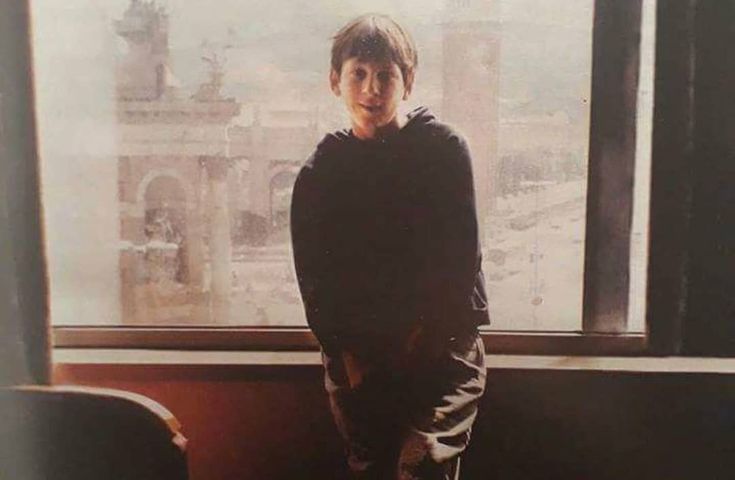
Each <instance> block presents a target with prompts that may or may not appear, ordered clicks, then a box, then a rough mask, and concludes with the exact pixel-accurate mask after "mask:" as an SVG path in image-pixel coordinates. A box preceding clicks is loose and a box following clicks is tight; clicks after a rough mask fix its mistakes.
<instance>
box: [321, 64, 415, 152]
mask: <svg viewBox="0 0 735 480" xmlns="http://www.w3.org/2000/svg"><path fill="white" fill-rule="evenodd" d="M407 77H408V79H407V80H408V81H407V82H404V80H403V75H402V74H401V69H400V67H399V66H398V65H397V64H396V63H395V62H391V61H383V62H381V61H373V60H365V61H362V60H359V59H358V58H356V57H352V58H348V59H347V60H345V61H344V62H343V63H342V71H341V72H336V71H334V70H332V71H331V73H330V75H329V80H330V84H331V87H332V91H333V92H334V94H335V95H337V96H338V97H342V99H343V100H344V102H345V106H346V107H347V111H348V113H349V114H350V118H351V119H352V129H353V133H354V134H355V135H356V136H357V137H358V138H363V139H368V138H375V137H376V136H379V135H380V134H381V132H384V131H388V130H391V129H398V128H400V126H401V125H400V121H399V119H398V115H397V111H398V104H399V103H400V102H401V100H405V99H407V98H408V96H409V94H410V93H411V87H412V85H411V84H412V83H413V78H412V75H407Z"/></svg>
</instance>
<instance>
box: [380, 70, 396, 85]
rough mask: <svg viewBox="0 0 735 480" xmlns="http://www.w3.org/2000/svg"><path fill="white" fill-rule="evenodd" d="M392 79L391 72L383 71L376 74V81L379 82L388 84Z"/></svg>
mask: <svg viewBox="0 0 735 480" xmlns="http://www.w3.org/2000/svg"><path fill="white" fill-rule="evenodd" d="M391 78H393V72H389V71H387V70H384V71H382V72H378V81H380V82H383V83H385V82H388V81H390V79H391Z"/></svg>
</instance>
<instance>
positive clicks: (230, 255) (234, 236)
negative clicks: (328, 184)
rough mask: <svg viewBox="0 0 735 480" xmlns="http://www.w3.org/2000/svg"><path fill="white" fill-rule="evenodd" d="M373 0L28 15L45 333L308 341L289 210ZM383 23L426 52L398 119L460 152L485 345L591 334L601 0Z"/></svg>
mask: <svg viewBox="0 0 735 480" xmlns="http://www.w3.org/2000/svg"><path fill="white" fill-rule="evenodd" d="M652 3H653V2H644V5H647V7H646V8H645V9H644V10H645V11H644V25H643V31H642V36H643V40H642V46H641V70H640V72H641V73H640V75H641V81H640V91H639V107H638V111H639V129H643V130H639V131H646V130H650V117H651V98H650V97H651V95H650V91H651V88H652V84H653V81H652V63H653V58H652V43H653V41H652V25H653V18H652V9H651V8H650V7H651V5H649V4H652ZM364 4H365V2H357V1H345V2H332V1H326V0H318V1H313V0H312V1H304V0H295V1H294V0H288V1H286V0H268V1H265V0H254V1H248V2H242V1H236V0H221V1H218V2H215V3H213V4H206V3H204V2H190V1H185V0H168V1H165V0H158V1H154V0H104V1H101V0H97V1H92V0H69V1H67V2H64V3H63V4H62V3H58V2H49V1H45V0H35V1H33V2H32V6H33V31H34V37H33V45H34V61H35V79H36V80H35V81H36V85H35V87H36V95H37V102H38V103H37V111H38V122H39V144H40V158H41V167H42V183H43V204H44V217H45V224H46V239H47V257H48V265H49V275H50V286H51V295H52V299H51V302H50V305H51V308H52V322H53V324H54V325H155V326H178V325H223V326H225V325H229V326H233V325H251V326H304V325H306V321H305V318H304V313H303V308H302V304H301V299H300V296H299V292H298V287H297V284H296V278H295V275H294V270H293V264H292V254H291V247H290V245H291V242H290V233H289V210H290V200H291V192H292V189H293V184H294V181H295V178H296V173H297V172H298V170H299V168H300V166H301V165H302V164H303V162H304V161H305V160H306V158H307V157H308V156H309V154H310V153H311V152H312V150H313V148H314V146H315V145H316V144H317V142H318V141H319V140H320V139H321V138H322V137H323V136H324V134H325V133H326V132H329V131H333V130H336V129H340V128H346V127H348V126H349V120H348V119H347V118H346V117H345V116H344V108H343V107H342V105H341V103H340V101H339V99H337V98H334V96H333V95H332V93H331V92H330V90H329V88H328V73H329V61H328V59H329V47H330V43H331V42H330V36H331V35H332V34H334V33H335V32H336V30H337V28H339V26H341V25H342V24H344V23H345V22H346V21H347V20H348V19H350V18H353V17H355V16H356V15H359V14H362V13H366V12H365V6H364ZM370 10H372V11H375V12H381V13H386V14H389V15H391V16H393V17H395V18H396V19H397V20H399V21H400V22H401V24H403V25H405V26H406V27H407V28H408V29H409V30H410V31H411V33H412V35H413V36H414V38H415V40H416V43H417V45H418V51H419V52H420V57H419V66H418V70H417V76H416V86H415V90H414V92H413V95H412V97H411V100H410V102H409V103H408V104H406V105H405V107H406V108H408V109H410V108H414V107H416V106H419V105H425V106H428V107H429V108H430V109H431V110H432V111H434V112H436V113H437V114H438V115H439V116H440V117H441V118H442V119H443V120H444V121H446V122H447V123H450V124H452V125H454V126H455V127H457V129H458V130H460V131H461V132H463V134H464V135H465V136H466V137H467V139H468V141H469V144H470V148H471V150H472V156H473V161H474V165H473V167H474V177H475V182H476V185H475V188H476V192H477V202H478V204H477V205H478V214H479V216H480V219H479V220H480V225H481V242H482V244H483V257H484V263H483V270H484V272H485V275H486V277H487V281H488V283H487V290H488V295H489V301H490V314H491V317H492V321H493V324H492V326H491V327H490V328H492V329H498V330H537V331H577V330H580V329H581V324H582V291H583V266H584V239H585V214H586V213H585V202H586V178H587V163H588V160H587V157H588V148H589V128H590V124H589V118H590V108H591V107H590V103H591V99H590V83H591V71H592V65H591V58H592V21H593V1H592V0H543V1H540V0H431V1H426V0H400V1H397V0H392V1H388V0H374V1H371V2H370ZM638 138H639V145H638V149H637V161H636V168H637V172H636V182H637V184H636V197H635V210H634V212H635V213H634V221H633V223H634V225H633V233H632V238H631V242H632V244H631V246H632V259H631V264H632V269H631V276H632V281H631V285H632V287H631V294H630V297H631V300H632V301H631V302H630V305H631V307H630V310H631V312H630V320H629V322H628V326H629V329H630V330H631V331H641V330H642V329H643V304H642V298H643V296H644V292H645V262H644V256H645V244H646V241H647V240H646V231H645V224H646V215H647V210H646V204H647V189H646V187H647V184H648V181H647V178H648V156H649V154H650V143H647V142H650V135H639V136H638ZM375 214H376V215H380V212H375Z"/></svg>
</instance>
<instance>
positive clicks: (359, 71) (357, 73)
mask: <svg viewBox="0 0 735 480" xmlns="http://www.w3.org/2000/svg"><path fill="white" fill-rule="evenodd" d="M352 73H353V75H355V77H356V78H357V79H359V80H362V79H363V78H365V77H366V76H367V72H366V71H365V69H362V68H357V69H355V71H354V72H352Z"/></svg>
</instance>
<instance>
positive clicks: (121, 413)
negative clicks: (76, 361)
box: [0, 386, 188, 480]
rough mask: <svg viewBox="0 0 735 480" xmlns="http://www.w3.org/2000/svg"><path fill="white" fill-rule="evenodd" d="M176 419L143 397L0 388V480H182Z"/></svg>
mask: <svg viewBox="0 0 735 480" xmlns="http://www.w3.org/2000/svg"><path fill="white" fill-rule="evenodd" d="M185 447H186V439H185V438H184V436H183V435H182V434H181V432H180V425H179V423H178V421H177V420H176V418H175V417H174V416H173V415H172V414H171V413H170V412H169V411H168V410H166V409H165V408H164V407H163V406H161V405H160V404H158V403H156V402H154V401H153V400H151V399H149V398H147V397H144V396H142V395H138V394H134V393H130V392H124V391H119V390H110V389H102V388H91V387H65V386H53V387H40V386H33V387H30V386H29V387H25V386H23V387H11V388H3V389H0V478H2V479H6V478H7V479H18V480H41V479H43V480H72V479H73V480H93V479H94V480H118V479H119V480H153V479H156V480H185V479H187V478H188V470H187V462H186V450H185Z"/></svg>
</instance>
